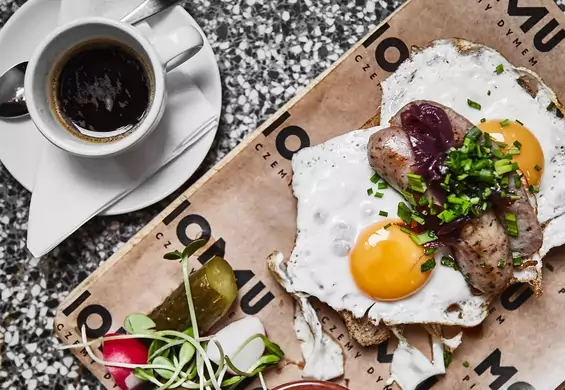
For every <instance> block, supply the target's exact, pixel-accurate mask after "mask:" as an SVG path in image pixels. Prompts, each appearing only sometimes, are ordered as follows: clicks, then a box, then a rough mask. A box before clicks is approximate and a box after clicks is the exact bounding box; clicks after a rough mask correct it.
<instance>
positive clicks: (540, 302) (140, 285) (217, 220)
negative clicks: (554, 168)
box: [54, 0, 565, 390]
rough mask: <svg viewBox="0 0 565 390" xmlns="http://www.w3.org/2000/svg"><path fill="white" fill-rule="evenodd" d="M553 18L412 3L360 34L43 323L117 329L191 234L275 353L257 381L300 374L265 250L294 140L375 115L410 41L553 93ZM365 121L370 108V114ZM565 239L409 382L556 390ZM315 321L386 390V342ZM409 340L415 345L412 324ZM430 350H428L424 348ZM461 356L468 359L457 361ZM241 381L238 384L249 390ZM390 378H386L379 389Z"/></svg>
mask: <svg viewBox="0 0 565 390" xmlns="http://www.w3.org/2000/svg"><path fill="white" fill-rule="evenodd" d="M564 29H565V17H564V16H563V15H562V14H561V12H560V11H559V9H558V7H557V6H556V5H555V4H554V3H553V2H552V1H551V0H543V1H540V0H537V1H535V0H468V1H467V0H451V1H450V0H411V1H409V2H408V3H406V4H405V5H404V6H402V7H401V8H400V9H399V10H398V11H397V12H396V13H394V14H393V15H392V16H391V17H390V18H388V19H387V20H386V21H385V22H383V23H382V24H381V25H380V26H378V27H377V28H376V29H374V30H373V31H371V32H370V33H369V34H368V35H367V36H365V37H364V38H363V39H362V40H361V41H360V42H358V43H357V44H356V45H355V46H354V47H353V48H352V49H351V50H350V51H349V52H347V53H346V54H345V55H344V56H343V57H342V58H341V59H340V60H339V61H338V62H337V63H336V64H334V65H333V66H332V67H331V68H330V69H329V70H327V71H326V72H325V73H324V74H322V75H321V76H320V77H318V79H317V80H315V81H314V82H313V83H312V84H311V85H310V86H309V87H308V88H307V89H306V90H305V91H304V92H303V93H302V94H301V95H299V96H297V97H296V98H295V99H293V100H292V101H291V102H289V103H288V104H287V105H286V106H284V107H283V108H282V109H281V110H280V111H279V112H277V113H276V114H275V115H274V116H273V117H272V118H271V119H270V120H268V121H267V122H266V123H265V124H264V125H263V126H261V128H259V129H258V130H257V131H255V132H254V133H253V134H252V135H251V136H249V137H248V138H247V139H246V140H245V141H244V142H243V143H242V144H241V145H239V146H238V147H237V148H236V149H235V150H234V151H233V152H232V153H230V155H229V156H228V157H226V158H225V159H224V160H223V161H221V162H220V163H219V164H218V165H217V166H216V167H214V168H213V169H212V170H211V171H210V172H208V173H207V174H206V175H205V176H204V177H203V178H201V179H200V180H199V181H198V182H197V183H196V184H195V185H194V186H192V187H191V188H190V189H188V190H187V191H186V192H185V193H184V194H183V195H181V196H180V197H179V198H178V199H176V200H175V201H174V202H173V203H172V204H171V205H170V206H169V207H167V209H166V210H164V211H163V212H162V213H161V214H159V215H158V216H157V217H156V218H155V219H154V220H153V221H152V222H151V223H149V224H148V225H147V226H146V227H144V228H143V229H142V230H141V231H140V232H139V233H138V234H137V235H136V236H135V237H133V238H132V239H131V240H130V241H129V242H128V243H127V244H126V245H124V247H122V248H121V249H120V250H119V251H118V252H117V253H115V254H114V255H113V256H112V257H111V258H110V259H109V260H108V261H107V262H106V263H105V264H104V265H103V266H102V267H101V268H100V269H98V270H97V271H96V272H95V273H94V274H92V275H91V276H90V277H89V278H88V279H87V280H85V281H84V282H83V283H82V284H81V285H80V286H79V287H78V288H77V289H75V290H74V291H73V292H72V293H71V294H70V296H69V297H68V298H67V300H66V301H65V302H63V303H62V304H61V307H60V309H59V312H58V314H57V316H56V319H55V325H54V326H55V330H56V332H57V334H58V336H59V337H60V338H61V340H62V341H63V342H64V343H65V344H72V343H78V342H79V341H80V336H79V329H80V327H82V325H84V324H86V326H87V329H88V334H89V336H90V337H98V336H102V335H103V334H105V333H107V332H113V331H116V330H118V329H119V328H120V327H121V324H122V322H123V320H124V318H125V316H126V315H127V314H128V313H132V312H144V313H149V312H151V311H152V310H153V309H154V308H156V307H158V306H159V305H160V304H161V303H162V302H163V301H164V299H165V298H166V297H167V296H168V295H169V294H170V293H171V292H172V291H174V290H175V289H176V288H177V287H178V286H179V285H180V284H181V282H182V275H181V269H180V267H179V265H178V263H176V262H167V261H165V260H163V259H162V257H163V255H164V254H165V253H166V252H169V251H171V250H174V249H181V248H182V247H183V246H184V245H186V244H187V243H189V242H190V241H191V240H192V239H194V238H196V237H198V236H199V235H201V236H202V237H203V238H204V239H207V245H206V247H205V248H203V249H202V250H200V251H199V255H198V256H197V258H198V261H196V260H194V261H193V264H194V266H195V267H196V266H200V263H203V262H205V261H206V260H208V259H210V258H211V257H212V256H213V255H222V256H225V258H226V259H228V260H229V261H230V263H231V264H232V266H233V268H234V270H235V272H236V275H237V280H238V286H239V288H240V293H239V297H238V301H237V302H236V304H234V306H233V311H231V312H230V313H229V314H228V316H227V318H226V321H232V320H234V319H237V318H240V317H242V316H245V315H257V316H259V317H260V318H261V319H262V320H263V322H264V324H265V327H266V329H267V332H268V334H269V337H270V338H271V339H272V340H274V341H275V342H277V343H278V344H280V345H281V346H282V347H283V349H284V351H285V353H286V359H285V362H284V364H281V366H280V369H278V370H277V369H271V370H269V371H268V372H267V373H266V376H265V378H266V381H267V383H268V385H269V387H274V386H275V385H277V384H280V383H284V382H286V381H289V380H294V379H300V369H299V364H300V362H301V361H302V356H301V353H300V346H299V344H298V341H297V340H296V337H295V334H294V331H293V328H292V323H293V300H292V298H291V297H289V296H288V295H287V294H286V293H285V292H284V291H283V290H282V289H281V288H280V287H279V285H278V284H277V283H276V282H275V280H274V278H273V277H272V276H271V275H270V274H269V271H268V269H267V265H266V261H265V259H266V257H267V256H268V255H269V254H270V253H271V252H273V251H274V250H279V251H282V252H283V253H284V254H285V255H287V256H288V255H289V254H290V252H291V250H292V248H293V242H294V238H295V233H296V231H295V230H296V222H295V221H296V201H295V199H294V198H293V195H292V191H291V186H290V183H291V177H292V172H291V168H290V160H291V158H292V155H293V154H294V153H295V152H296V151H298V150H299V149H300V148H303V147H306V146H309V145H315V144H318V143H320V142H323V141H325V140H327V139H329V138H331V137H334V136H337V135H340V134H343V133H346V132H348V131H351V130H355V129H358V128H360V127H362V126H363V125H364V124H366V123H375V119H374V117H375V115H377V114H378V107H379V105H380V99H381V90H380V87H379V83H380V82H381V81H382V80H383V79H384V78H386V77H387V76H388V75H389V74H390V73H391V72H393V71H394V70H395V69H396V68H397V67H398V65H399V63H400V62H402V60H404V59H405V58H406V57H407V56H408V54H409V50H410V48H411V47H412V46H413V45H416V46H423V45H426V44H427V43H428V42H430V41H432V40H434V39H440V38H452V37H460V38H465V39H467V40H471V41H475V42H479V43H482V44H485V45H488V46H490V47H493V48H494V49H496V50H498V51H500V52H501V53H502V54H503V55H504V56H505V57H507V58H508V59H509V60H510V61H511V62H512V63H514V64H515V65H517V66H524V67H528V68H530V69H532V70H534V71H536V72H537V73H539V74H540V75H541V76H542V77H543V78H544V80H545V81H546V82H547V83H548V85H550V86H551V87H552V88H553V89H554V90H555V91H556V92H557V94H558V95H559V96H563V94H564V92H565V73H564V72H562V71H560V69H561V68H562V66H561V64H562V60H563V59H564V58H565V30H564ZM372 118H373V119H372ZM563 256H564V252H563V250H554V251H553V252H552V253H551V254H550V255H549V256H548V257H547V259H546V262H547V263H549V264H551V265H552V267H551V269H552V271H550V270H548V269H547V268H546V269H545V270H544V271H545V272H544V290H545V294H544V295H543V296H542V297H541V298H536V297H535V296H533V294H532V291H531V289H529V288H528V287H527V286H522V285H515V286H511V287H509V288H508V289H507V290H506V291H505V292H504V293H503V294H502V295H501V296H500V297H499V298H498V299H497V300H496V301H495V303H494V304H493V305H492V308H491V309H490V315H489V316H488V317H487V319H486V320H485V322H484V324H483V326H482V327H481V328H480V329H474V330H473V331H468V332H466V333H465V335H464V339H463V344H462V346H460V347H459V348H458V349H457V350H456V352H455V354H454V356H453V362H452V363H451V366H450V367H449V368H448V371H447V374H446V375H445V376H441V377H438V378H435V377H433V378H430V379H429V380H428V381H426V382H425V384H422V385H421V386H420V389H428V388H434V389H487V388H490V389H494V390H496V389H506V388H510V389H525V388H528V387H519V385H513V384H515V383H518V382H523V383H528V384H530V385H532V386H533V387H534V388H535V389H537V390H546V389H555V388H557V387H558V386H559V385H560V384H561V383H562V382H564V381H565V359H563V358H562V356H563V354H564V352H565V342H563V341H562V337H563V328H561V326H560V325H561V324H562V323H563V322H565V310H563V307H565V267H564V266H563V263H562V257H563ZM316 308H317V309H318V315H319V318H320V320H321V322H322V323H323V327H324V329H325V330H326V331H327V332H328V333H329V334H331V335H332V336H333V338H334V339H335V340H336V341H337V342H339V343H340V344H341V346H342V347H343V350H344V356H345V375H344V377H343V378H341V379H340V380H339V382H340V383H342V384H344V385H345V386H347V387H349V388H350V389H385V388H387V387H386V385H385V382H386V380H387V379H388V377H389V369H390V362H391V359H392V352H393V351H394V348H395V345H396V341H395V340H390V341H388V342H384V343H382V344H380V345H379V346H375V347H371V348H362V347H360V346H359V345H357V344H356V343H355V342H353V341H352V340H351V339H350V338H349V336H348V334H347V332H346V330H345V328H344V325H343V324H342V322H341V320H340V319H339V317H338V316H337V315H336V314H335V313H333V312H332V311H331V310H329V309H328V308H326V307H324V306H323V305H321V304H316ZM409 340H410V341H411V342H413V343H414V344H416V345H418V346H424V347H425V346H426V345H427V340H426V336H424V335H423V333H421V332H418V331H415V332H413V333H412V332H411V333H410V334H409ZM74 352H75V354H76V355H77V357H78V358H79V359H80V360H81V362H83V363H84V364H85V365H86V367H88V368H89V369H90V370H91V371H92V372H93V373H94V375H96V376H97V377H98V378H99V379H100V380H101V381H102V383H103V384H104V385H105V386H106V387H107V388H113V387H114V386H115V384H114V382H113V381H112V379H111V378H110V376H109V374H108V373H107V371H106V370H105V369H104V368H103V367H101V366H99V365H97V364H94V363H92V362H91V360H90V359H89V358H88V356H87V355H86V354H85V351H84V350H78V349H77V350H74ZM425 353H427V354H428V356H429V351H425ZM464 361H468V362H469V367H465V366H463V364H462V363H463V362H464ZM258 386H259V385H258V382H253V383H252V384H251V385H249V386H248V387H247V388H248V389H255V388H257V387H258ZM390 388H392V387H390Z"/></svg>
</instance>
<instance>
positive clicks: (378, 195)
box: [375, 192, 385, 198]
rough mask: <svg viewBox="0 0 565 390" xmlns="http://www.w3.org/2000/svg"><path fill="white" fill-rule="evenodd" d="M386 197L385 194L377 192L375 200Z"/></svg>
mask: <svg viewBox="0 0 565 390" xmlns="http://www.w3.org/2000/svg"><path fill="white" fill-rule="evenodd" d="M383 196H385V194H384V192H375V198H382V197H383Z"/></svg>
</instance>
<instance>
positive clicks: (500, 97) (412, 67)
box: [381, 40, 565, 282]
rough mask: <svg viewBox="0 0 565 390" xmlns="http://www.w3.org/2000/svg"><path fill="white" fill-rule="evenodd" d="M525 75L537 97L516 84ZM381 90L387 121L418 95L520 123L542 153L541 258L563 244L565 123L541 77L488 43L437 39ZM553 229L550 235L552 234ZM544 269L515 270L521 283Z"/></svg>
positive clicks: (469, 113) (475, 115) (469, 114)
mask: <svg viewBox="0 0 565 390" xmlns="http://www.w3.org/2000/svg"><path fill="white" fill-rule="evenodd" d="M500 64H502V66H503V68H504V71H503V72H502V73H501V74H497V73H496V72H495V69H496V67H497V66H498V65H500ZM524 75H527V76H529V77H530V78H533V79H535V80H536V83H537V94H536V96H535V98H534V97H532V96H531V95H530V94H529V93H528V91H526V90H525V89H524V88H523V87H522V86H521V85H520V84H519V83H518V79H519V78H520V77H521V76H524ZM382 88H383V98H382V105H381V124H383V125H384V124H388V123H389V121H390V119H391V118H392V117H393V116H394V115H395V114H396V113H397V112H398V110H400V109H401V108H402V107H403V106H404V105H406V104H408V103H409V102H411V101H414V100H420V99H425V100H433V101H436V102H438V103H441V104H443V105H445V106H448V107H450V108H452V109H454V110H455V111H457V112H458V113H459V114H461V115H463V116H464V117H466V118H467V119H468V120H469V121H471V122H472V123H474V124H478V123H479V122H480V120H481V119H482V118H486V119H487V120H489V119H506V118H508V119H511V120H516V119H518V120H519V121H520V122H522V123H523V124H524V126H525V127H526V128H528V129H529V130H530V131H531V132H532V133H533V134H534V135H535V136H536V138H537V139H538V141H539V143H540V145H541V148H542V150H543V152H544V163H545V167H544V171H543V175H542V179H541V183H540V192H539V193H538V194H536V195H535V201H536V203H537V215H538V220H539V222H540V224H542V227H544V224H546V223H548V222H549V221H551V222H549V226H548V227H547V228H546V229H545V230H546V232H545V234H544V239H543V245H542V248H541V251H540V254H541V256H543V255H545V254H546V253H547V251H549V249H551V248H553V247H557V246H560V245H562V244H564V243H565V228H563V226H565V224H564V223H563V222H565V216H562V215H563V214H564V213H565V185H563V183H562V177H565V176H564V174H565V121H564V120H563V119H560V118H558V117H557V116H556V115H555V113H554V112H550V111H548V110H547V106H548V105H549V104H550V103H551V102H552V101H554V100H555V94H554V93H553V91H552V90H551V89H550V88H549V87H547V86H546V85H545V84H544V83H543V82H542V81H541V79H540V78H539V76H537V75H536V74H535V73H533V72H531V71H528V70H526V69H521V68H516V67H514V66H513V65H512V64H510V63H509V62H508V61H507V60H506V59H505V58H504V57H503V56H502V55H501V54H500V53H498V52H497V51H496V50H494V49H491V48H488V47H486V46H483V45H479V44H475V43H471V42H468V41H464V40H439V41H435V42H434V43H432V44H431V45H430V46H428V47H426V48H425V49H423V50H420V51H417V52H415V53H413V55H412V56H411V57H410V59H408V60H406V61H405V62H404V63H402V65H401V66H400V67H399V69H398V70H397V71H396V72H395V73H394V74H392V75H391V76H390V77H389V78H387V79H386V80H385V81H383V83H382ZM489 93H490V94H489ZM467 99H470V100H472V101H475V102H477V103H479V104H481V109H480V110H476V109H474V108H472V107H470V106H469V105H468V103H467ZM560 216H562V217H561V218H559V219H558V220H557V221H553V220H554V219H555V218H558V217H560ZM562 219H563V221H562ZM559 226H561V227H559ZM549 228H551V230H548V229H549ZM549 231H551V232H552V234H548V232H549ZM540 254H538V253H536V254H534V256H532V258H531V259H532V260H539V259H540V258H541V256H540ZM540 271H541V261H538V262H537V266H535V267H530V268H529V269H526V270H523V271H517V272H515V277H516V279H517V280H519V281H523V282H526V281H532V280H534V279H539V278H540V277H541V272H540ZM538 281H539V280H538Z"/></svg>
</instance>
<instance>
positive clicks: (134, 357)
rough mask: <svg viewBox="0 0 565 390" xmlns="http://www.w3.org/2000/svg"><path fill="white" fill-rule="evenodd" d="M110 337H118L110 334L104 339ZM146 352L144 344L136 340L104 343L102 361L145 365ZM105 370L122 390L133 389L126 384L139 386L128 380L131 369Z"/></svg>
mask: <svg viewBox="0 0 565 390" xmlns="http://www.w3.org/2000/svg"><path fill="white" fill-rule="evenodd" d="M111 336H118V334H117V333H110V334H107V335H106V336H105V337H111ZM148 352H149V351H148V349H147V347H146V346H145V344H143V343H142V342H140V341H139V340H136V339H123V340H109V341H105V342H104V344H103V349H102V354H103V356H104V361H106V362H116V363H129V364H147V358H148V356H147V354H148ZM106 368H107V369H108V371H109V372H110V375H112V377H113V378H114V380H115V381H116V384H117V385H118V386H119V387H120V389H122V390H130V389H133V387H129V386H128V384H129V385H134V387H135V386H136V385H138V384H139V382H137V381H134V380H133V379H132V378H129V379H128V377H130V375H131V376H133V370H132V369H131V368H122V367H110V366H108V367H106Z"/></svg>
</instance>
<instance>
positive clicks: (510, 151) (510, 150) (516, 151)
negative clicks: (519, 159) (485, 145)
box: [506, 146, 520, 156]
mask: <svg viewBox="0 0 565 390" xmlns="http://www.w3.org/2000/svg"><path fill="white" fill-rule="evenodd" d="M506 153H508V155H510V156H517V155H519V154H520V149H519V148H515V147H514V146H513V147H511V148H508V150H507V151H506Z"/></svg>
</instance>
